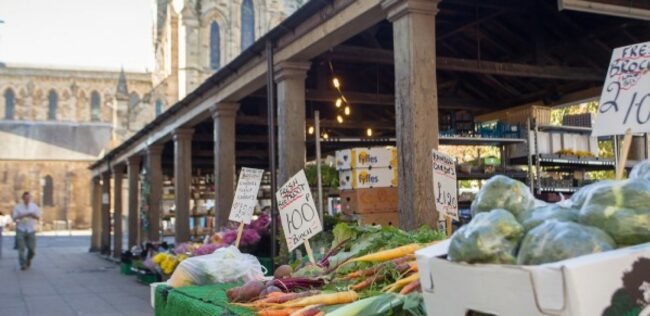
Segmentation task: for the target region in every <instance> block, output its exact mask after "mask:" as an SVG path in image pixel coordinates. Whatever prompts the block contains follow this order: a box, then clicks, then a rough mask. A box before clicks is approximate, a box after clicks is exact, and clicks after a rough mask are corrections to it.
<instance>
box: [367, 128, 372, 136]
mask: <svg viewBox="0 0 650 316" xmlns="http://www.w3.org/2000/svg"><path fill="white" fill-rule="evenodd" d="M366 135H367V136H368V137H372V128H368V129H366Z"/></svg>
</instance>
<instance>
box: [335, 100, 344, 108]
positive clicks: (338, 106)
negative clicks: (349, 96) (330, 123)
mask: <svg viewBox="0 0 650 316" xmlns="http://www.w3.org/2000/svg"><path fill="white" fill-rule="evenodd" d="M342 104H343V99H341V98H338V99H336V107H337V108H340V107H341V105H342Z"/></svg>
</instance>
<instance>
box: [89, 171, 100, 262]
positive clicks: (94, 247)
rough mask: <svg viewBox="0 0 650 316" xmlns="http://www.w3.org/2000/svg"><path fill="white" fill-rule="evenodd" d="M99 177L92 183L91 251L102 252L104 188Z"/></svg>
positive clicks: (93, 179) (94, 178)
mask: <svg viewBox="0 0 650 316" xmlns="http://www.w3.org/2000/svg"><path fill="white" fill-rule="evenodd" d="M100 182H101V181H100V179H99V177H93V178H92V180H91V181H90V187H91V190H90V192H91V193H90V207H91V212H92V213H91V215H92V217H91V226H92V233H91V237H90V251H93V252H94V251H99V250H101V245H102V237H101V236H102V186H101V183H100Z"/></svg>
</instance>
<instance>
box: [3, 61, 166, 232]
mask: <svg viewBox="0 0 650 316" xmlns="http://www.w3.org/2000/svg"><path fill="white" fill-rule="evenodd" d="M150 91H151V75H150V74H148V73H126V72H124V71H122V72H118V71H97V70H83V69H57V68H45V67H34V66H19V65H16V66H13V65H4V66H2V67H0V145H1V146H2V148H1V149H0V211H2V212H11V210H12V209H13V206H14V205H15V203H17V202H18V201H19V200H20V196H21V194H22V192H23V191H30V192H32V194H33V196H34V200H35V202H36V203H37V204H39V205H41V206H42V208H43V213H44V216H43V217H44V218H43V219H44V221H43V224H44V227H43V228H44V229H47V228H49V227H51V226H52V224H56V223H57V222H56V221H59V222H58V223H62V225H63V223H65V221H66V220H69V221H70V222H71V223H72V224H73V227H78V228H83V227H88V226H89V223H90V217H89V212H88V209H89V206H90V204H89V198H88V196H89V185H88V177H89V171H88V165H89V163H90V162H92V161H94V160H96V159H97V157H100V156H101V155H102V154H103V153H104V152H105V150H107V149H110V148H111V147H113V146H114V145H115V144H118V143H119V142H121V141H122V140H124V139H125V138H126V137H128V136H130V135H131V134H132V133H133V132H135V131H137V130H138V129H140V128H142V127H143V126H144V125H145V124H146V123H147V122H149V121H151V119H153V117H154V110H153V109H152V107H151V105H150V101H149V95H148V93H149V92H150ZM61 221H63V222H61Z"/></svg>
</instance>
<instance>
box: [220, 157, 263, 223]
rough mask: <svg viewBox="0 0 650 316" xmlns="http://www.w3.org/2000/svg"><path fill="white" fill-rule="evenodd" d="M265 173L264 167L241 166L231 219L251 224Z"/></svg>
mask: <svg viewBox="0 0 650 316" xmlns="http://www.w3.org/2000/svg"><path fill="white" fill-rule="evenodd" d="M263 174H264V170H262V169H253V168H241V171H240V172H239V180H238V181H237V190H236V191H235V198H234V199H233V202H232V208H231V209H230V216H229V217H228V219H229V220H231V221H233V222H239V223H244V224H250V222H251V220H252V218H253V212H254V211H255V206H256V205H257V193H258V191H259V189H260V184H261V183H262V175H263Z"/></svg>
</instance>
